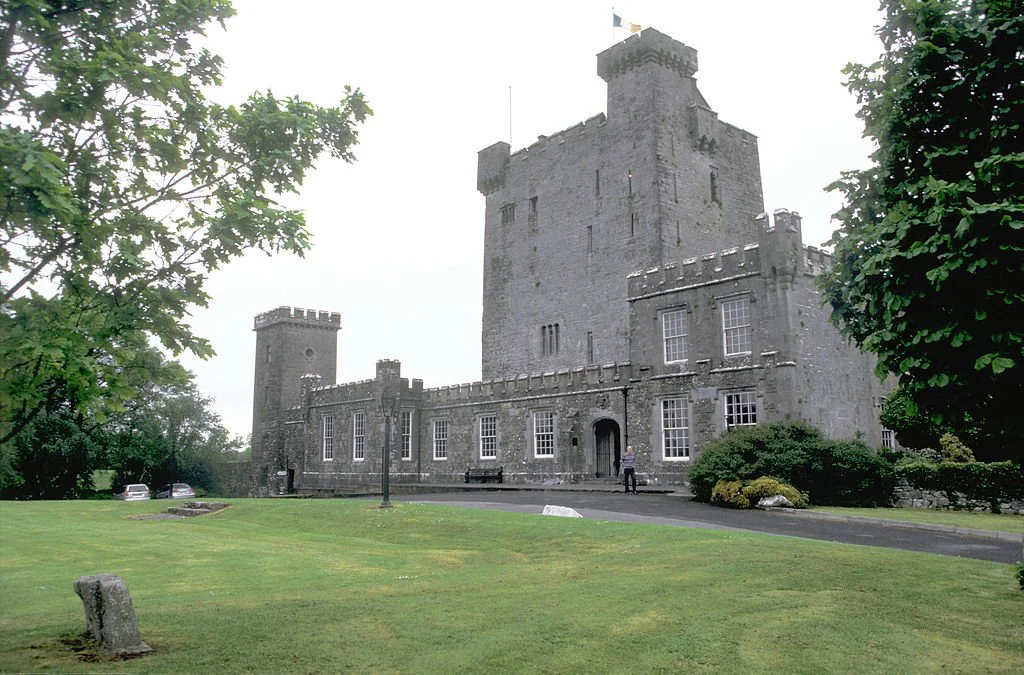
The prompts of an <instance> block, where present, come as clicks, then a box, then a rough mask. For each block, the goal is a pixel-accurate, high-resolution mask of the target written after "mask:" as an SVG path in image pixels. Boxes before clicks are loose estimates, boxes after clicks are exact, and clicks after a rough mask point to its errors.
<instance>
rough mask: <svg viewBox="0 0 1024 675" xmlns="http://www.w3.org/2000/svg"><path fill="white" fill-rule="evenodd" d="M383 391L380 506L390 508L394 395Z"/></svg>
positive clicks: (381, 408)
mask: <svg viewBox="0 0 1024 675" xmlns="http://www.w3.org/2000/svg"><path fill="white" fill-rule="evenodd" d="M389 393H390V392H387V391H385V392H384V394H383V395H382V396H381V398H380V412H381V414H382V415H384V466H383V470H382V471H381V474H380V490H381V492H382V493H383V495H384V500H383V501H382V502H381V503H380V508H382V509H389V508H391V499H390V492H391V418H392V416H393V415H394V412H395V396H394V394H391V395H389Z"/></svg>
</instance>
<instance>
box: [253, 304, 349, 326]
mask: <svg viewBox="0 0 1024 675" xmlns="http://www.w3.org/2000/svg"><path fill="white" fill-rule="evenodd" d="M276 323H291V324H300V325H305V326H313V327H317V328H327V329H332V330H341V314H340V313H339V312H329V311H327V310H323V309H319V310H317V309H302V308H301V307H287V306H281V307H277V308H276V309H272V310H270V311H268V312H263V313H262V314H257V315H256V319H255V320H254V321H253V327H252V329H253V330H260V329H261V328H266V327H268V326H271V325H273V324H276Z"/></svg>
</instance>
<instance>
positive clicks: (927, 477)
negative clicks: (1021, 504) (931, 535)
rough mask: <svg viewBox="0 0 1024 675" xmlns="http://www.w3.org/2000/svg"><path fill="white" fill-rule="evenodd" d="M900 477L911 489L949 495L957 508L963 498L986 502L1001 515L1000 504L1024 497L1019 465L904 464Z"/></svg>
mask: <svg viewBox="0 0 1024 675" xmlns="http://www.w3.org/2000/svg"><path fill="white" fill-rule="evenodd" d="M895 471H896V475H897V476H898V477H900V478H903V479H905V480H906V481H907V482H908V483H909V484H910V485H912V486H914V487H917V488H921V489H924V490H932V491H935V492H942V493H945V495H946V496H947V498H948V499H949V500H950V503H951V504H952V505H953V507H954V508H956V507H957V505H958V502H959V496H958V495H963V496H964V498H966V499H969V500H971V501H976V502H984V503H987V504H989V505H990V507H993V511H994V512H998V504H999V503H1000V502H1005V501H1010V500H1013V499H1020V498H1022V497H1024V466H1022V465H1021V464H1018V463H1016V462H989V463H984V462H969V463H958V462H923V461H908V462H900V463H897V464H896V467H895Z"/></svg>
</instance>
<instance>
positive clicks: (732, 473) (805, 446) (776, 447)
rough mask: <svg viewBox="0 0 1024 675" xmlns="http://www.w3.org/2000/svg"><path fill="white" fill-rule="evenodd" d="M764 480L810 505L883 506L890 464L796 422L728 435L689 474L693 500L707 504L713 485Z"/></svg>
mask: <svg viewBox="0 0 1024 675" xmlns="http://www.w3.org/2000/svg"><path fill="white" fill-rule="evenodd" d="M760 476H770V477H773V478H776V479H778V480H780V481H783V482H785V483H788V484H790V485H795V486H797V487H798V488H799V489H800V490H801V491H803V492H805V493H809V498H808V499H809V501H810V502H812V503H814V504H822V505H835V506H876V505H880V504H882V505H888V504H889V503H890V502H891V500H892V491H893V487H894V486H895V476H894V475H893V471H892V465H891V464H890V463H889V462H887V461H886V460H885V459H883V458H881V457H879V456H878V455H876V454H875V453H874V451H872V449H871V448H869V447H868V446H867V445H866V444H864V443H863V442H862V441H859V440H848V441H834V440H830V439H827V438H825V437H824V436H823V435H822V433H821V432H820V431H819V430H817V429H815V428H814V427H811V426H809V425H807V424H804V423H802V422H787V423H771V424H763V425H758V426H756V427H747V428H744V429H738V430H735V431H728V432H726V433H725V434H723V435H722V436H720V437H719V438H716V439H714V440H713V441H711V442H709V443H708V444H707V445H705V446H704V451H703V452H702V453H701V455H700V457H698V458H697V461H696V462H694V466H693V468H692V469H691V470H690V487H691V489H692V490H693V493H694V497H695V498H696V499H697V500H699V501H710V500H711V492H712V490H713V489H714V486H715V484H716V483H718V481H720V480H724V481H736V480H739V481H743V480H753V479H754V478H758V477H760Z"/></svg>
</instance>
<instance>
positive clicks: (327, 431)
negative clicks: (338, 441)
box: [322, 415, 334, 462]
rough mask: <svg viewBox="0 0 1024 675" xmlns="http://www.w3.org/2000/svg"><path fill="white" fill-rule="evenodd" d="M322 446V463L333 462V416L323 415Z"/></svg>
mask: <svg viewBox="0 0 1024 675" xmlns="http://www.w3.org/2000/svg"><path fill="white" fill-rule="evenodd" d="M322 436H323V446H324V461H325V462H330V461H333V460H334V415H324V418H323V433H322Z"/></svg>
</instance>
